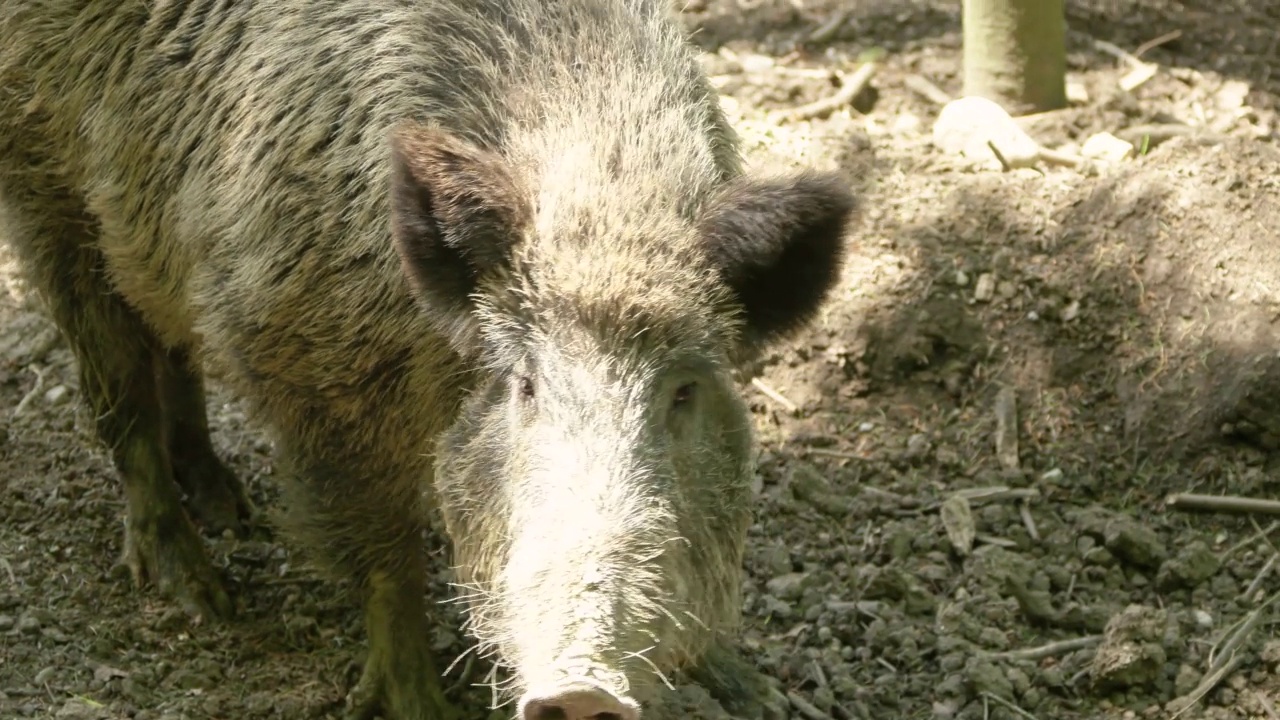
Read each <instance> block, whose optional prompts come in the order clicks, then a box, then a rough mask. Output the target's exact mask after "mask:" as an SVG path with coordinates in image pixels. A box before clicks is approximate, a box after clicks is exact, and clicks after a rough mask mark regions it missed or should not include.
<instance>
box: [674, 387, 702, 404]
mask: <svg viewBox="0 0 1280 720" xmlns="http://www.w3.org/2000/svg"><path fill="white" fill-rule="evenodd" d="M697 387H698V384H697V383H685V384H683V385H681V386H680V387H678V388H676V392H675V394H674V395H672V396H671V406H672V407H683V406H685V405H688V404H689V401H690V400H693V391H694V390H696V389H697Z"/></svg>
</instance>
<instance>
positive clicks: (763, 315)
mask: <svg viewBox="0 0 1280 720" xmlns="http://www.w3.org/2000/svg"><path fill="white" fill-rule="evenodd" d="M854 208H855V203H854V199H853V194H852V192H851V190H850V188H849V185H848V183H847V182H845V181H844V180H843V179H842V178H841V177H839V176H838V175H835V174H827V173H817V172H804V173H799V174H796V175H792V176H790V177H782V178H773V179H755V178H739V179H737V180H734V181H731V182H730V183H729V184H728V185H727V186H726V187H725V188H724V189H722V190H721V192H720V193H719V195H717V196H716V197H715V198H714V199H713V200H712V201H711V202H710V203H709V204H708V206H707V207H706V208H705V210H704V211H703V214H702V218H701V221H700V224H699V233H700V236H701V242H702V246H703V249H704V251H705V252H706V254H707V257H708V258H709V259H710V261H711V264H712V265H713V266H714V267H715V269H716V270H717V271H718V272H719V274H720V278H721V279H722V280H723V281H724V283H725V284H726V285H728V286H729V289H730V290H731V291H732V292H733V294H734V295H735V297H736V299H737V301H738V302H739V303H741V305H742V309H743V315H744V320H745V326H746V327H745V333H744V338H743V341H744V343H743V347H742V348H740V353H741V355H740V357H741V358H742V359H748V358H750V357H751V356H752V355H753V354H754V353H755V352H758V351H759V350H760V349H762V348H764V347H766V346H768V345H769V344H771V343H773V342H776V341H778V340H780V339H782V338H784V337H785V336H787V335H788V334H790V333H791V332H793V331H795V330H797V329H799V328H800V327H801V326H803V325H804V324H805V323H806V322H808V321H809V320H810V319H811V318H812V317H813V315H814V314H815V313H816V312H817V310H818V307H819V306H820V305H821V304H822V301H823V300H824V299H825V297H826V295H827V292H828V291H829V290H830V289H831V287H832V286H833V285H835V282H836V279H837V278H838V277H839V275H840V267H841V263H842V261H843V259H844V246H845V242H844V239H845V238H844V235H845V230H846V228H847V226H848V224H849V222H850V219H851V218H852V216H853V212H854Z"/></svg>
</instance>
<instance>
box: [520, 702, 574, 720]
mask: <svg viewBox="0 0 1280 720" xmlns="http://www.w3.org/2000/svg"><path fill="white" fill-rule="evenodd" d="M525 716H526V717H527V718H528V719H529V720H569V715H568V713H566V712H565V711H564V708H562V707H560V706H559V705H543V704H541V703H537V704H534V703H530V707H529V708H528V710H527V711H526V713H525Z"/></svg>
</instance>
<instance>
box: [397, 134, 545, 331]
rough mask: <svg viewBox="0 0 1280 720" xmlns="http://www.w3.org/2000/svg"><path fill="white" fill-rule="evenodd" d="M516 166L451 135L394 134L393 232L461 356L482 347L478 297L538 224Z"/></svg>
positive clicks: (414, 281)
mask: <svg viewBox="0 0 1280 720" xmlns="http://www.w3.org/2000/svg"><path fill="white" fill-rule="evenodd" d="M531 215H532V213H531V211H530V208H529V203H528V200H527V196H526V195H525V194H524V193H522V192H521V188H520V186H519V184H518V183H517V182H516V179H515V175H514V174H513V173H512V172H511V167H510V165H509V163H508V162H507V161H506V160H505V159H503V158H502V157H500V156H499V155H497V154H496V153H493V152H490V151H488V150H484V149H482V148H479V147H477V146H475V145H473V144H471V143H469V142H467V141H465V140H462V139H461V138H458V137H455V136H453V135H451V134H449V133H446V132H444V131H441V130H438V129H435V128H431V127H427V126H422V125H401V126H399V127H397V128H396V129H395V130H394V131H393V132H392V134H391V234H392V237H393V239H394V241H395V247H396V252H397V253H398V254H399V256H400V262H401V265H402V267H403V268H404V272H405V275H406V276H407V277H408V279H409V283H410V285H411V287H412V288H413V290H414V292H415V293H416V294H417V296H418V298H419V300H420V301H421V302H422V303H423V305H424V306H425V307H426V310H427V312H428V313H430V314H431V320H432V321H433V322H434V323H435V324H436V327H437V328H438V329H440V330H441V331H442V332H443V333H444V334H445V335H446V336H447V337H448V338H449V339H450V341H451V342H452V343H453V344H454V347H455V348H456V349H457V350H459V351H460V352H464V353H468V352H470V351H471V350H473V349H474V348H473V347H472V346H473V344H474V340H475V338H476V329H477V325H476V320H475V318H474V315H473V314H472V310H473V309H474V301H473V298H472V294H473V293H474V292H475V291H476V290H477V288H478V287H479V283H480V280H481V278H482V277H483V276H484V275H485V274H486V273H488V272H490V271H492V270H495V269H497V268H499V267H501V266H503V265H505V264H506V263H507V261H508V258H509V255H510V251H511V248H512V246H513V245H514V244H515V242H516V240H517V239H518V238H519V237H520V236H521V234H522V233H523V232H524V230H525V229H526V227H527V226H528V224H529V223H530V222H531Z"/></svg>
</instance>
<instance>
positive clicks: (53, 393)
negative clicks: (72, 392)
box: [44, 385, 67, 405]
mask: <svg viewBox="0 0 1280 720" xmlns="http://www.w3.org/2000/svg"><path fill="white" fill-rule="evenodd" d="M66 397H67V386H66V385H54V386H53V387H51V388H49V389H48V390H46V391H45V393H44V401H45V402H47V403H49V404H50V405H57V404H58V403H60V402H62V401H63V400H65V399H66Z"/></svg>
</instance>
